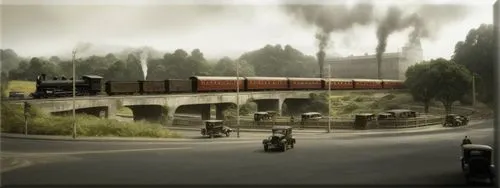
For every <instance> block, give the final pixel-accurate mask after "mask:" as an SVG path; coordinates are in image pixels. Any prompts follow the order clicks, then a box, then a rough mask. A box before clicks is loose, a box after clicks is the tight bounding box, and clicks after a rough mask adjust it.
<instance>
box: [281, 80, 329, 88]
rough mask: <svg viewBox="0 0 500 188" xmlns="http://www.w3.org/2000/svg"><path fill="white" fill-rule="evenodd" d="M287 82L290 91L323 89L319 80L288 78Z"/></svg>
mask: <svg viewBox="0 0 500 188" xmlns="http://www.w3.org/2000/svg"><path fill="white" fill-rule="evenodd" d="M288 82H289V84H290V87H289V89H291V90H294V89H297V90H301V89H305V90H314V89H318V90H322V89H323V88H324V87H323V82H322V79H321V78H288Z"/></svg>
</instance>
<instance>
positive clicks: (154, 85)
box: [139, 80, 166, 94]
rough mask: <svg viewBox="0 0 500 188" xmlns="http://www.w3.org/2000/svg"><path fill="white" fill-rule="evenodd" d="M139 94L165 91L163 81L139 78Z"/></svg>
mask: <svg viewBox="0 0 500 188" xmlns="http://www.w3.org/2000/svg"><path fill="white" fill-rule="evenodd" d="M139 85H140V87H141V94H162V93H166V90H165V81H148V80H139Z"/></svg>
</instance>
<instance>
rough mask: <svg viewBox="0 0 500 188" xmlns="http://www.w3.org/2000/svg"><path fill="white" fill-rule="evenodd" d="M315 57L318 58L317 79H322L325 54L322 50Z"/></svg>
mask: <svg viewBox="0 0 500 188" xmlns="http://www.w3.org/2000/svg"><path fill="white" fill-rule="evenodd" d="M316 57H318V64H319V77H320V78H323V75H324V74H323V67H324V66H325V52H324V51H323V50H320V51H319V52H318V53H316Z"/></svg>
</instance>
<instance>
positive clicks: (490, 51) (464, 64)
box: [405, 24, 498, 113]
mask: <svg viewBox="0 0 500 188" xmlns="http://www.w3.org/2000/svg"><path fill="white" fill-rule="evenodd" d="M494 41H495V40H494V35H493V25H491V24H489V25H488V24H482V25H480V26H479V27H478V28H474V29H471V30H470V31H469V33H468V34H467V36H466V38H465V40H464V41H459V42H458V43H457V44H456V45H455V51H454V54H453V56H452V57H451V58H450V59H444V58H438V59H432V60H429V61H423V62H421V63H418V64H416V65H413V66H411V67H409V68H408V69H407V71H406V81H405V84H406V86H407V87H408V88H409V90H410V92H411V94H412V96H413V98H414V100H415V101H419V102H422V103H423V104H424V106H425V111H426V112H428V108H429V104H430V102H431V101H432V100H436V101H439V102H441V103H442V104H443V106H444V108H445V110H446V112H448V113H449V112H450V111H451V107H452V105H453V103H455V102H457V101H460V102H462V103H470V102H471V100H472V81H473V78H474V81H475V84H476V91H475V92H476V94H477V100H478V101H481V102H483V103H485V104H487V105H488V106H490V107H493V105H494V104H493V102H494V85H493V84H494V83H493V65H494V63H495V62H494V61H495V55H496V54H495V52H498V49H495V43H494ZM473 75H474V76H473Z"/></svg>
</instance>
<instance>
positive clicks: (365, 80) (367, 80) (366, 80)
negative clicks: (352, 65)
mask: <svg viewBox="0 0 500 188" xmlns="http://www.w3.org/2000/svg"><path fill="white" fill-rule="evenodd" d="M353 81H355V82H382V80H377V79H353Z"/></svg>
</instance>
